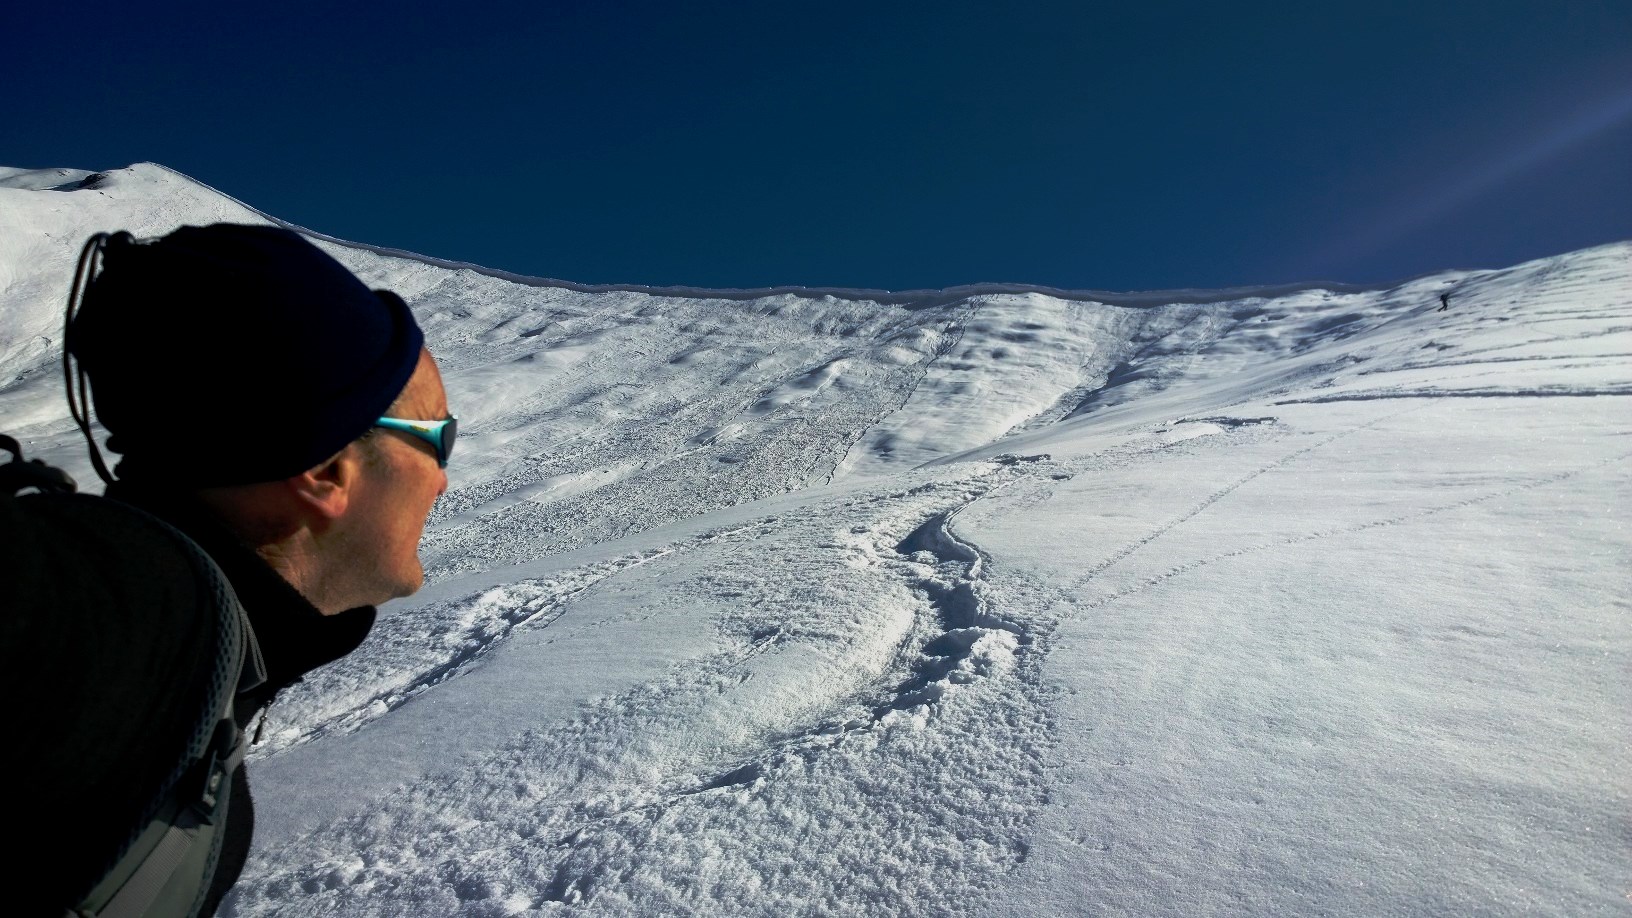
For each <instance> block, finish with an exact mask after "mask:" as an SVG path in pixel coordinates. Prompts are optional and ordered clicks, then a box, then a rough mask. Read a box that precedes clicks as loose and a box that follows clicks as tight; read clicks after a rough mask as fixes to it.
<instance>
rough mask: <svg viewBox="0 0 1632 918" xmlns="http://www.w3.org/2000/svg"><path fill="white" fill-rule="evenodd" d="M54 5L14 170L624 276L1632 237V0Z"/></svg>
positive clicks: (18, 16) (1013, 270)
mask: <svg viewBox="0 0 1632 918" xmlns="http://www.w3.org/2000/svg"><path fill="white" fill-rule="evenodd" d="M1230 7H1231V5H1230V4H1224V3H1160V2H1148V3H1146V2H1141V3H1132V2H1129V3H1124V4H1114V5H1113V4H1096V3H1090V2H1082V0H1079V2H1061V3H1044V4H1038V3H1024V2H1020V3H1013V4H998V3H963V2H948V3H918V2H889V0H873V2H867V3H848V2H824V3H815V4H804V3H801V4H781V3H757V4H756V3H733V4H717V3H700V2H685V3H675V2H653V3H645V2H641V3H619V2H614V0H599V2H576V0H573V2H549V0H539V2H531V3H512V4H505V3H490V2H453V3H450V2H441V3H437V4H429V3H417V2H403V3H398V4H394V5H386V4H379V5H376V7H375V9H374V11H367V10H366V9H365V8H364V7H363V5H361V4H359V5H355V6H351V5H347V4H343V3H334V2H333V0H329V2H326V3H323V4H316V3H307V2H286V3H278V4H269V5H261V4H223V3H219V2H210V3H196V4H162V3H161V4H157V5H152V4H141V3H130V2H124V3H120V4H117V5H116V4H112V3H107V2H104V0H94V2H91V3H87V4H75V5H72V6H64V5H61V4H55V5H53V4H42V3H34V4H28V5H26V6H24V7H22V8H20V9H18V8H14V9H12V10H11V11H10V12H8V13H7V15H6V17H5V20H4V22H3V23H0V86H3V87H4V97H5V99H6V101H7V111H6V114H5V115H4V119H3V125H4V126H3V128H0V164H3V165H11V166H26V167H54V166H69V167H74V168H83V169H107V168H116V167H120V166H124V165H128V164H130V163H132V162H137V161H142V160H150V161H154V162H159V163H163V164H165V165H167V166H170V167H172V168H175V169H178V170H180V171H182V172H184V173H187V174H188V175H191V176H193V177H194V178H197V179H199V180H200V181H203V182H206V183H208V184H210V185H212V186H214V187H216V188H218V189H220V190H222V191H224V192H226V193H228V194H230V195H233V196H234V197H237V198H239V199H241V200H243V201H245V202H247V203H249V204H251V205H253V206H255V207H257V208H259V209H261V210H264V211H266V212H268V213H270V214H272V215H274V216H277V217H280V218H283V219H285V220H289V221H291V222H294V223H298V224H301V225H304V226H307V227H310V228H312V229H314V230H318V231H321V232H324V233H329V234H331V235H335V236H339V237H342V238H347V239H353V240H357V241H362V242H369V243H374V244H378V245H386V246H394V247H398V248H404V249H409V250H412V251H416V252H421V253H424V254H427V255H435V256H438V257H442V258H451V259H457V260H463V261H471V262H476V263H478V264H482V265H486V266H489V267H494V268H502V269H506V270H510V271H516V272H520V273H524V274H534V275H543V276H549V277H557V278H563V279H568V280H574V281H581V282H588V283H641V284H688V285H699V286H715V287H747V286H766V285H780V284H802V285H809V286H846V287H880V288H888V289H909V288H922V287H945V286H951V285H956V284H963V283H974V282H983V281H994V282H1020V283H1032V284H1042V285H1049V286H1056V287H1075V288H1099V289H1117V290H1132V289H1154V288H1172V287H1218V286H1227V285H1234V284H1245V283H1272V282H1283V281H1300V280H1311V279H1323V280H1339V281H1351V282H1374V281H1381V280H1390V279H1398V278H1402V277H1405V276H1409V275H1412V274H1416V273H1421V272H1425V271H1430V270H1435V269H1439V268H1448V267H1501V266H1505V265H1508V264H1512V263H1516V262H1518V261H1522V260H1524V259H1527V258H1533V257H1537V256H1542V255H1551V254H1557V253H1560V252H1565V251H1570V250H1574V249H1577V248H1582V247H1585V246H1589V245H1594V244H1598V243H1603V242H1610V241H1615V240H1620V239H1628V238H1632V4H1629V3H1627V2H1625V0H1616V2H1568V0H1549V2H1526V3H1512V2H1500V0H1485V2H1459V3H1432V2H1423V0H1417V2H1408V3H1391V2H1369V3H1352V4H1332V3H1308V2H1298V3H1251V4H1240V5H1239V8H1230Z"/></svg>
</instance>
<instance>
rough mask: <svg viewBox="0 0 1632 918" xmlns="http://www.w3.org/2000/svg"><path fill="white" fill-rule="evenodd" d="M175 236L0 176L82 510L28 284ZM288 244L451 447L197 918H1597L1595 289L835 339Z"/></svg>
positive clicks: (267, 740)
mask: <svg viewBox="0 0 1632 918" xmlns="http://www.w3.org/2000/svg"><path fill="white" fill-rule="evenodd" d="M223 220H226V221H238V222H278V221H276V220H274V219H273V218H271V217H268V216H266V215H264V214H261V213H259V212H257V211H255V210H253V209H251V208H249V207H247V206H246V205H244V204H241V203H239V202H237V201H235V200H233V199H231V198H228V197H226V196H224V195H221V194H220V193H218V192H215V191H213V190H212V189H209V188H206V187H204V186H202V185H200V184H198V183H196V182H194V181H192V180H190V179H188V178H186V177H184V176H181V175H179V174H177V173H175V172H173V171H171V170H168V169H165V168H163V167H160V166H155V165H151V164H141V165H136V166H132V167H130V168H128V169H120V170H114V171H111V172H106V173H88V172H83V171H76V170H68V169H62V170H46V171H28V170H21V169H0V421H3V423H0V431H3V432H6V433H10V434H12V435H14V436H17V437H18V439H20V440H21V441H22V442H23V445H24V447H25V449H26V450H27V452H28V454H29V455H30V456H39V457H42V458H45V459H47V460H49V461H53V462H57V463H60V464H63V465H65V466H67V467H68V468H69V469H70V471H71V472H73V473H74V474H75V475H76V477H78V478H79V479H80V480H81V481H86V480H94V476H92V475H90V473H89V465H88V463H87V461H86V459H85V458H84V456H83V442H82V441H80V440H79V438H78V434H77V431H76V430H75V428H74V426H73V423H72V421H71V420H70V419H69V418H68V414H67V409H66V405H65V402H64V399H63V396H62V392H61V376H60V367H59V360H60V356H61V345H60V334H61V332H60V325H61V320H62V308H63V304H64V301H65V298H66V294H67V290H68V285H69V281H70V278H71V275H72V263H73V259H74V256H75V255H76V254H77V253H78V250H79V247H80V245H81V244H82V243H83V242H84V240H85V238H86V237H87V236H89V235H90V234H91V233H93V232H97V231H102V230H118V229H125V230H130V231H132V232H134V233H136V234H137V235H139V236H140V235H157V234H161V233H164V232H167V231H169V230H170V229H172V228H174V227H176V226H178V225H181V224H185V223H210V222H217V221H223ZM314 238H316V239H317V240H318V241H319V243H320V244H321V245H323V246H324V247H325V248H326V249H327V250H328V251H330V252H331V253H333V254H334V255H335V256H336V257H338V258H339V259H340V260H342V261H343V262H344V263H345V264H346V265H347V266H349V267H350V268H352V269H353V270H355V271H356V272H357V273H358V274H359V276H361V277H362V278H363V279H364V280H365V281H366V282H367V283H369V284H370V285H372V286H383V287H389V288H391V289H393V290H396V291H397V292H399V293H401V294H402V295H403V297H404V298H405V299H407V300H408V302H409V303H410V304H411V305H412V307H413V309H414V311H415V313H416V314H417V316H418V317H419V320H420V322H421V323H422V325H423V326H424V328H425V331H426V336H427V342H428V344H429V346H430V347H431V349H432V350H433V351H434V352H435V353H436V355H437V357H438V358H439V360H440V361H441V364H442V367H443V373H444V376H445V379H446V383H447V387H448V391H449V396H450V399H451V402H452V404H453V406H454V410H455V412H456V413H458V414H459V416H460V419H461V420H460V424H461V432H462V434H464V436H463V438H462V440H461V443H460V447H459V452H458V454H457V455H456V456H455V460H454V463H453V465H452V466H451V467H450V469H449V473H450V475H451V478H452V486H451V488H450V490H449V492H448V493H447V495H446V496H445V497H444V498H443V500H442V502H441V503H440V504H439V506H438V508H437V510H436V511H435V513H434V514H433V516H432V519H431V526H430V529H429V531H428V534H427V537H426V541H425V544H424V546H423V549H422V557H423V558H424V560H425V566H426V569H427V572H428V575H429V580H428V586H427V587H426V589H425V590H423V591H422V592H421V593H420V594H419V595H417V596H415V597H413V598H412V599H411V600H405V601H400V602H397V603H394V604H391V605H388V606H386V607H384V608H383V609H382V616H381V620H380V623H379V625H378V626H377V627H376V629H375V631H374V633H373V635H372V636H371V637H370V639H369V641H368V642H367V643H366V644H365V645H364V646H363V648H362V649H361V650H359V651H358V652H357V653H355V654H353V655H352V656H351V657H348V658H346V659H344V660H342V661H340V662H339V663H337V664H334V665H333V666H331V667H329V668H327V669H325V670H322V671H320V672H318V673H316V674H314V676H313V677H312V678H310V679H308V680H307V681H306V682H305V683H303V684H301V685H300V686H297V687H296V688H295V689H294V690H292V691H290V692H287V693H285V695H284V696H283V697H281V698H280V699H279V701H278V702H277V703H276V704H275V705H274V706H273V707H272V708H271V710H270V713H269V716H268V722H267V724H266V729H265V732H264V737H263V739H262V741H261V743H260V745H259V746H258V747H256V749H255V750H254V751H253V752H252V753H251V758H252V761H253V762H254V765H253V778H254V782H255V789H256V797H257V816H258V821H259V825H258V827H257V833H258V834H257V848H256V851H255V854H254V856H253V857H252V860H251V863H250V865H249V867H248V869H247V870H246V872H245V874H244V877H243V880H242V882H241V883H240V884H239V886H238V887H237V888H236V889H235V890H234V892H233V894H232V895H231V896H230V898H229V900H228V902H227V904H226V906H225V907H224V909H223V912H224V914H228V915H239V916H274V915H277V916H402V915H426V916H443V915H446V916H499V915H523V914H573V915H585V916H602V915H640V916H650V915H710V916H713V915H764V916H787V915H824V916H825V915H970V916H975V915H979V916H1054V915H1061V914H1093V915H1129V916H1163V915H1171V916H1196V915H1315V914H1336V915H1451V914H1492V915H1508V914H1511V915H1517V914H1526V915H1528V914H1551V915H1568V916H1584V915H1599V914H1603V915H1608V914H1626V911H1627V908H1628V895H1629V893H1632V871H1629V869H1628V864H1629V863H1632V850H1629V844H1628V839H1629V838H1632V826H1629V824H1628V816H1629V813H1632V806H1629V804H1632V785H1629V783H1628V779H1627V770H1626V769H1627V765H1626V763H1627V761H1628V759H1629V753H1632V616H1629V615H1628V612H1629V601H1628V590H1627V584H1628V582H1629V577H1628V575H1629V572H1632V530H1629V528H1628V525H1627V522H1628V519H1629V517H1632V513H1629V510H1632V507H1629V495H1632V480H1629V479H1632V462H1629V460H1632V439H1629V438H1628V436H1627V433H1628V430H1629V429H1632V360H1629V358H1632V260H1629V256H1632V243H1628V242H1621V243H1614V244H1610V245H1604V246H1600V247H1597V248H1592V249H1587V250H1584V251H1579V252H1573V253H1568V254H1562V255H1559V256H1557V257H1552V258H1546V259H1542V260H1539V261H1534V262H1530V263H1527V264H1522V265H1518V266H1514V267H1510V268H1506V269H1501V270H1477V271H1469V270H1456V271H1446V272H1443V273H1439V274H1434V275H1430V276H1425V277H1419V278H1416V279H1413V280H1410V281H1407V282H1404V283H1400V284H1398V285H1395V286H1389V287H1378V288H1355V287H1343V286H1332V285H1325V286H1309V287H1303V288H1295V289H1287V288H1281V289H1262V290H1232V291H1220V292H1206V291H1184V292H1179V293H1145V294H1126V295H1122V294H1111V293H1091V292H1067V291H1046V290H1040V289H1026V288H1019V287H1007V288H997V287H991V288H969V289H966V290H958V291H937V292H923V293H912V294H892V295H885V294H882V293H876V292H874V293H868V292H855V291H852V292H846V291H809V290H796V289H790V290H767V291H712V292H711V291H700V290H661V289H636V288H625V289H617V288H604V287H602V288H597V287H586V286H583V285H574V284H568V283H562V282H556V281H549V280H541V279H528V278H518V277H514V276H508V275H504V274H502V273H499V272H493V271H486V270H483V269H480V268H477V267H475V266H471V265H459V264H453V263H449V262H444V261H439V260H436V259H430V258H424V257H420V256H416V255H411V254H409V253H404V252H394V251H384V250H378V249H371V248H369V247H367V246H362V245H357V244H353V243H348V242H343V241H340V240H335V239H330V238H328V237H322V236H315V237H314ZM1442 296H1444V299H1443V300H1442V299H1441V297H1442Z"/></svg>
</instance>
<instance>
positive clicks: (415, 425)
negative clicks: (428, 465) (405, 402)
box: [374, 414, 459, 469]
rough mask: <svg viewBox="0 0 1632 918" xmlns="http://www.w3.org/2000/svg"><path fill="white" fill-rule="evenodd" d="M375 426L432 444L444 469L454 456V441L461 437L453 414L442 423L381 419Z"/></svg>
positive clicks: (408, 419) (438, 461)
mask: <svg viewBox="0 0 1632 918" xmlns="http://www.w3.org/2000/svg"><path fill="white" fill-rule="evenodd" d="M374 426H375V427H384V428H385V429H386V430H398V431H401V432H403V433H405V434H408V435H410V436H414V437H418V438H419V439H421V440H424V441H425V442H426V443H429V444H431V446H432V447H433V448H434V449H435V450H436V464H437V465H438V466H439V467H441V468H444V469H445V468H447V467H448V457H449V456H451V455H453V441H454V439H455V438H457V437H458V436H459V419H458V418H456V417H454V416H453V415H451V414H450V415H448V416H447V417H445V418H443V419H442V420H440V421H416V420H412V419H410V418H380V419H379V420H377V421H375V422H374Z"/></svg>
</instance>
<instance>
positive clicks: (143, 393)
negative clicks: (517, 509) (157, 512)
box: [67, 223, 425, 487]
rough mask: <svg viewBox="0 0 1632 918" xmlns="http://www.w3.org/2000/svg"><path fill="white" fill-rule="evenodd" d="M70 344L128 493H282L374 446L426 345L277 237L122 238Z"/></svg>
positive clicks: (206, 231) (382, 302) (251, 231)
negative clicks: (366, 439)
mask: <svg viewBox="0 0 1632 918" xmlns="http://www.w3.org/2000/svg"><path fill="white" fill-rule="evenodd" d="M101 255H102V269H101V272H100V273H99V274H97V275H96V276H95V277H94V278H93V279H91V281H90V283H89V286H88V287H87V288H86V290H85V293H84V297H83V301H82V303H81V304H80V306H79V309H78V314H77V316H75V317H74V318H73V320H72V322H71V323H70V325H69V328H68V332H67V345H68V350H69V352H70V353H72V354H73V356H74V357H75V358H77V359H78V361H79V364H80V366H81V368H83V370H84V371H85V373H86V375H87V376H88V377H89V378H90V383H91V395H92V399H93V400H94V402H95V405H96V414H97V417H98V418H99V419H100V420H101V422H102V424H103V426H104V427H106V428H107V429H108V431H109V433H111V434H112V437H111V438H110V439H109V441H108V448H109V449H110V450H113V451H114V452H118V453H122V454H123V456H124V458H123V460H122V461H121V462H120V463H119V466H118V473H119V476H120V477H121V478H125V479H136V480H142V481H150V482H154V483H160V482H164V483H174V484H185V485H189V486H193V487H206V486H211V485H232V484H249V483H253V482H261V481H276V480H279V479H282V478H288V477H289V476H291V475H298V474H299V473H301V472H304V471H306V470H308V469H311V468H314V467H315V466H317V465H319V464H321V463H322V462H323V461H324V460H325V459H328V458H329V457H330V456H333V455H334V454H335V453H337V452H339V451H340V450H341V449H342V448H344V447H345V445H346V444H347V443H350V442H351V441H352V440H355V439H356V438H358V437H359V436H362V435H363V434H364V433H366V432H367V431H368V430H369V429H370V428H371V427H372V426H373V425H374V421H375V420H376V419H378V418H379V417H380V415H382V414H383V413H384V412H385V410H386V408H388V407H389V406H390V404H391V403H392V402H393V401H395V400H396V397H397V396H398V394H400V393H401V392H402V389H403V387H404V386H405V385H407V383H408V378H409V377H410V376H412V375H413V372H414V368H415V366H416V365H417V363H418V360H419V352H420V349H421V347H422V346H423V344H424V340H425V339H424V334H423V333H422V332H421V331H420V328H419V325H418V323H416V322H415V321H414V317H413V314H412V313H411V312H409V310H408V307H407V305H406V304H405V303H404V302H403V301H402V298H401V297H398V296H397V295H396V294H394V293H391V292H390V291H386V290H369V288H368V287H367V286H366V285H364V284H363V282H362V281H360V280H358V279H357V278H356V277H355V276H353V275H352V274H351V272H349V271H347V270H346V268H345V267H344V266H342V265H341V264H340V263H339V262H338V261H335V260H334V259H333V258H331V257H330V256H329V255H327V254H326V253H324V252H323V251H322V250H321V249H319V248H317V246H315V245H313V244H312V243H310V242H308V241H307V240H306V239H304V238H303V237H301V236H300V235H298V234H296V233H294V232H291V231H289V230H286V229H282V228H280V227H274V226H244V225H237V224H228V223H217V224H214V225H212V226H184V227H181V228H180V229H178V230H176V231H175V232H173V233H170V234H169V235H167V236H162V237H159V238H157V239H141V240H137V239H132V238H131V237H130V236H129V234H125V233H119V234H116V235H114V236H112V237H109V238H107V240H106V242H105V243H104V244H103V246H102V250H101Z"/></svg>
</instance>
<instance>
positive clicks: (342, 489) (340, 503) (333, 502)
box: [284, 443, 363, 527]
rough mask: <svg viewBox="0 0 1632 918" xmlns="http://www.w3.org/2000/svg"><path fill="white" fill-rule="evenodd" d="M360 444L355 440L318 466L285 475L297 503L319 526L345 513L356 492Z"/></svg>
mask: <svg viewBox="0 0 1632 918" xmlns="http://www.w3.org/2000/svg"><path fill="white" fill-rule="evenodd" d="M361 449H362V447H361V446H360V445H359V444H357V443H350V444H347V446H346V448H345V449H343V450H341V451H340V452H338V453H336V454H335V455H334V456H332V457H330V459H329V460H328V461H327V462H325V463H323V464H322V465H320V466H318V467H317V468H314V469H310V470H308V471H305V472H302V473H300V474H299V475H295V476H293V477H291V478H288V479H285V481H284V483H285V484H286V485H287V486H288V488H289V490H290V492H291V493H293V494H294V496H295V499H296V500H297V501H298V502H299V504H300V506H301V507H302V508H303V509H305V510H306V512H307V513H309V514H311V515H312V516H314V517H315V518H316V520H317V521H318V524H319V526H320V527H326V526H327V524H329V523H332V522H334V521H335V520H337V519H339V518H340V517H341V516H344V515H345V512H346V508H347V507H349V506H350V505H351V499H352V497H353V496H354V495H355V493H356V489H357V483H358V481H360V480H361V476H362V469H363V456H362V453H361Z"/></svg>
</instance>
